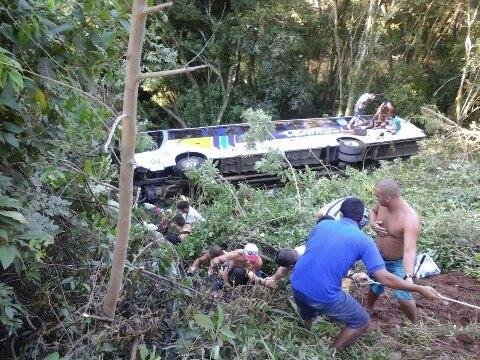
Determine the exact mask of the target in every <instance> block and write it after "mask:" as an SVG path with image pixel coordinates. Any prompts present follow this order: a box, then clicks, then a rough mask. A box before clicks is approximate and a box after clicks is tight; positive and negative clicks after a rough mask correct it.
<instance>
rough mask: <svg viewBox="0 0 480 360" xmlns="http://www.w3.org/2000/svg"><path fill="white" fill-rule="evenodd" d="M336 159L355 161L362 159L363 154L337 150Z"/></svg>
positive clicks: (348, 161) (347, 161)
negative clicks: (345, 152)
mask: <svg viewBox="0 0 480 360" xmlns="http://www.w3.org/2000/svg"><path fill="white" fill-rule="evenodd" d="M338 160H341V161H344V162H346V163H356V162H360V161H363V154H353V155H352V154H344V153H341V152H338Z"/></svg>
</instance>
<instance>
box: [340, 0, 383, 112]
mask: <svg viewBox="0 0 480 360" xmlns="http://www.w3.org/2000/svg"><path fill="white" fill-rule="evenodd" d="M377 5H378V3H377V0H370V3H369V6H368V12H367V19H366V21H365V29H364V31H363V34H362V37H361V40H360V48H359V51H358V57H357V59H356V61H355V65H354V67H353V72H351V73H350V74H351V75H350V79H349V80H350V86H349V93H348V100H347V107H346V109H345V115H351V114H352V110H353V102H354V99H355V97H356V95H357V94H356V92H357V87H358V81H359V79H360V75H361V70H362V67H363V64H364V63H365V60H366V58H367V55H368V51H369V48H370V47H371V46H372V45H374V44H376V42H377V40H378V37H379V36H380V33H378V32H377V33H374V31H373V25H374V23H375V21H376V17H377V16H376V15H377V8H378V6H377Z"/></svg>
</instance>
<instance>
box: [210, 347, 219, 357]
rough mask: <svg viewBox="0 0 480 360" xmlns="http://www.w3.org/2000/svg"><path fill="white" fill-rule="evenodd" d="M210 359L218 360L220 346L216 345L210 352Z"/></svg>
mask: <svg viewBox="0 0 480 360" xmlns="http://www.w3.org/2000/svg"><path fill="white" fill-rule="evenodd" d="M210 357H211V358H212V359H219V358H220V345H218V344H216V345H215V346H214V347H213V348H212V351H211V352H210Z"/></svg>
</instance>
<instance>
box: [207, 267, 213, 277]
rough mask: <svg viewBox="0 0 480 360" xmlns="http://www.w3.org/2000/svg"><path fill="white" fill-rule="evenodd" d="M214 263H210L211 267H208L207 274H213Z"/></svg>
mask: <svg viewBox="0 0 480 360" xmlns="http://www.w3.org/2000/svg"><path fill="white" fill-rule="evenodd" d="M213 268H214V267H213V265H210V267H209V268H208V271H207V275H208V276H210V275H212V274H213Z"/></svg>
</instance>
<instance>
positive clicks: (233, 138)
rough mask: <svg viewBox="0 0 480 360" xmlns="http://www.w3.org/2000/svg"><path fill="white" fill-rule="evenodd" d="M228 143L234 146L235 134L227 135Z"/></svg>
mask: <svg viewBox="0 0 480 360" xmlns="http://www.w3.org/2000/svg"><path fill="white" fill-rule="evenodd" d="M228 144H229V145H230V146H231V147H235V135H228Z"/></svg>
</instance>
